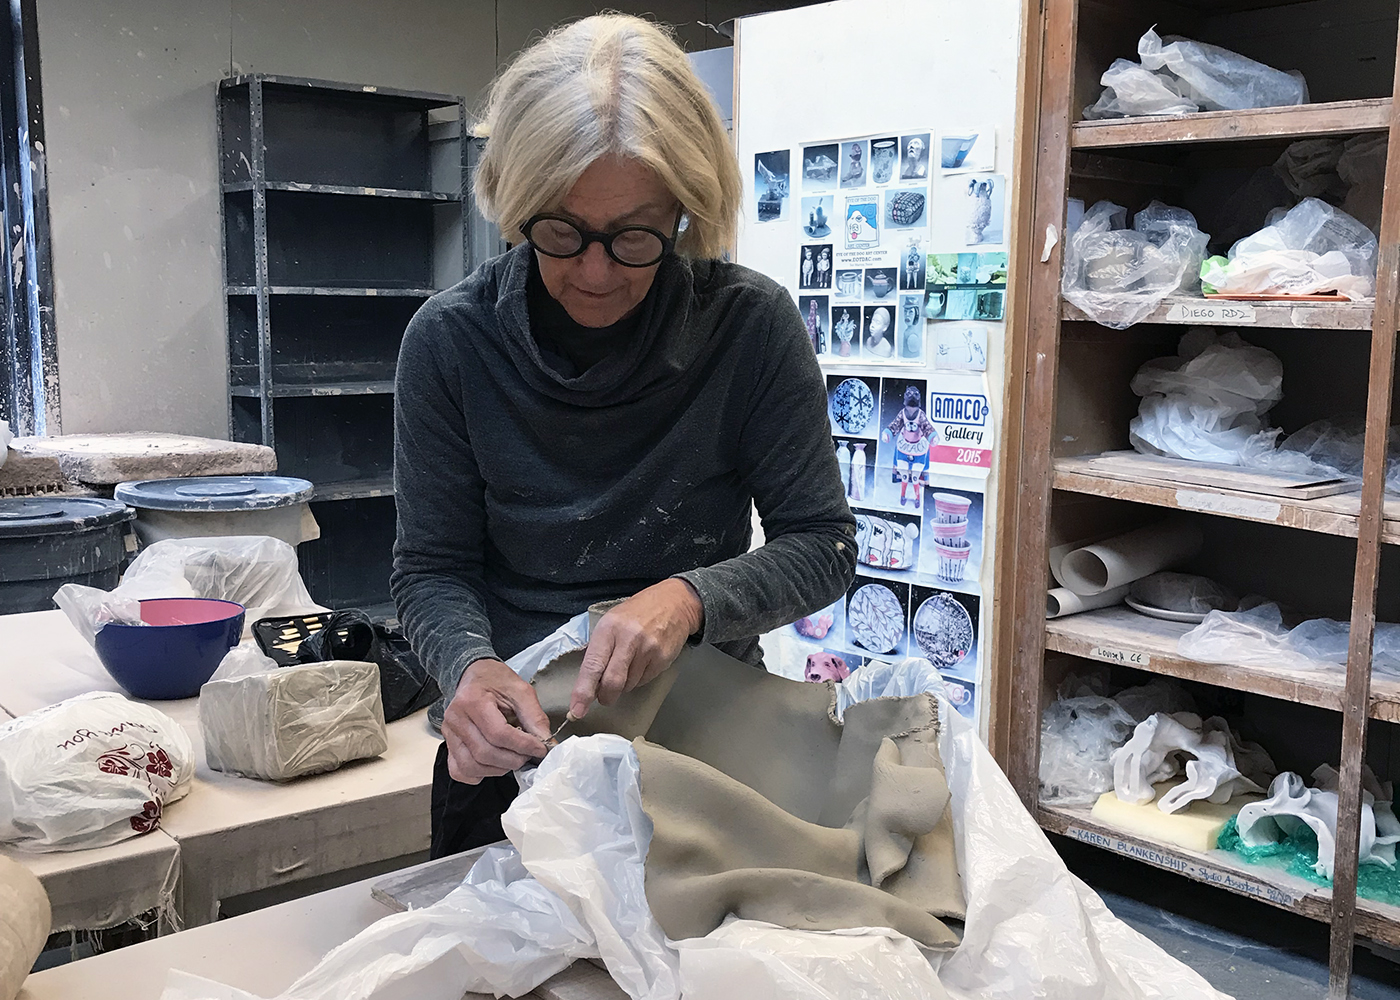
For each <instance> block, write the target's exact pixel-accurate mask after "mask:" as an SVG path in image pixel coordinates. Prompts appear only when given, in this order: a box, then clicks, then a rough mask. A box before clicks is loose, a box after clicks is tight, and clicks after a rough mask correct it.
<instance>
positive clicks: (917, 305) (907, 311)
mask: <svg viewBox="0 0 1400 1000" xmlns="http://www.w3.org/2000/svg"><path fill="white" fill-rule="evenodd" d="M923 307H924V297H923V295H922V294H919V295H901V296H900V297H899V356H900V357H901V358H903V359H904V360H905V361H922V360H923V357H924V308H923Z"/></svg>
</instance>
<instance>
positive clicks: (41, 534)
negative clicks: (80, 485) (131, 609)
mask: <svg viewBox="0 0 1400 1000" xmlns="http://www.w3.org/2000/svg"><path fill="white" fill-rule="evenodd" d="M135 516H136V514H135V512H134V511H133V510H131V508H129V507H128V506H127V505H126V504H124V503H120V502H118V501H116V500H103V499H101V498H98V497H26V498H23V499H18V498H16V499H0V614H15V613H18V612H21V611H49V610H52V608H53V606H54V604H53V595H54V591H56V590H58V588H59V587H61V586H63V585H64V584H65V583H80V584H83V585H85V586H88V587H99V588H101V589H102V590H111V589H112V588H113V587H115V586H116V585H117V583H118V582H119V581H120V580H121V572H122V563H123V562H124V560H125V559H126V556H127V551H128V550H127V545H126V536H127V533H128V528H127V522H129V521H130V520H131V519H132V518H133V517H135Z"/></svg>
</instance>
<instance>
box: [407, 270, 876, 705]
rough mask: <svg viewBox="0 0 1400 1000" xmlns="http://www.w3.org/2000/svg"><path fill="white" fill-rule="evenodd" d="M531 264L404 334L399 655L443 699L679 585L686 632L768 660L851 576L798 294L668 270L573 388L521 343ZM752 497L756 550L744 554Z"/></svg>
mask: <svg viewBox="0 0 1400 1000" xmlns="http://www.w3.org/2000/svg"><path fill="white" fill-rule="evenodd" d="M532 252H533V251H532V250H531V249H530V248H529V247H528V245H521V246H519V247H517V248H515V249H514V250H512V251H510V252H509V253H506V254H503V255H502V256H500V257H497V258H495V259H493V260H489V261H487V262H486V263H484V264H483V265H481V267H479V268H477V270H476V271H474V272H473V273H472V274H471V275H470V276H469V277H468V278H466V279H465V280H464V281H462V282H460V283H459V284H457V285H456V286H454V287H453V288H450V289H448V290H447V291H444V292H441V293H439V294H438V295H435V296H433V298H431V299H429V300H428V302H427V303H426V304H425V305H424V306H423V308H422V309H420V310H419V311H418V314H417V315H416V316H414V318H413V321H412V322H411V323H410V324H409V326H408V330H407V332H406V333H405V334H404V339H403V346H402V348H401V350H400V353H399V365H398V379H397V384H396V390H395V391H396V393H397V395H396V397H395V452H394V486H395V493H396V496H397V503H398V541H397V543H396V544H395V546H394V572H393V576H392V578H391V581H390V585H391V589H392V592H393V596H394V601H395V603H396V604H397V606H398V612H399V618H400V620H401V621H402V623H403V625H404V628H405V630H406V631H407V633H408V637H409V639H410V641H411V642H412V644H413V647H414V649H415V650H416V651H417V652H418V654H419V656H420V657H421V658H422V659H423V661H424V663H425V664H426V665H427V667H428V669H429V670H431V671H432V673H433V674H434V676H435V677H436V678H437V680H438V684H439V686H440V687H441V688H442V690H443V691H444V692H447V693H448V694H450V693H451V692H453V691H455V690H456V687H457V683H458V681H459V680H460V679H461V676H462V672H463V671H464V670H465V669H466V668H467V667H468V666H469V665H470V664H471V663H472V662H473V661H475V660H478V659H482V658H489V657H494V658H500V659H505V658H507V657H510V656H512V655H514V654H515V653H517V652H519V651H520V650H522V649H524V648H525V647H527V646H529V645H530V644H532V643H534V642H536V641H538V640H540V639H542V638H544V637H545V636H546V635H548V634H549V633H550V632H551V631H553V630H554V629H555V628H557V627H558V626H559V625H561V624H563V623H564V622H565V621H567V620H568V619H569V618H570V617H572V616H573V615H575V614H578V613H579V612H581V611H584V610H585V609H587V607H588V606H589V605H590V604H592V603H594V602H596V601H601V600H608V599H612V598H618V597H626V596H629V595H631V594H634V593H636V592H637V591H639V590H641V589H643V588H644V587H647V586H650V585H651V584H653V583H656V582H658V581H660V580H664V579H667V578H668V577H681V578H682V579H685V580H687V581H689V582H690V584H691V585H692V586H694V588H695V590H696V591H697V592H698V593H699V595H700V599H701V601H702V603H703V604H704V609H705V625H704V630H703V633H702V634H701V636H700V637H699V638H700V639H702V640H703V641H705V642H711V643H714V644H716V645H718V646H719V647H720V648H722V649H724V650H725V651H726V652H728V653H730V654H731V655H734V656H737V657H739V658H740V659H745V660H747V661H748V662H750V663H754V664H755V665H761V663H762V656H761V653H760V651H759V648H758V640H757V636H759V635H761V634H762V633H764V632H768V631H770V630H771V629H774V628H777V627H779V626H781V625H784V624H786V623H788V622H792V621H795V620H796V619H798V618H801V617H802V616H804V615H807V614H810V613H812V612H813V611H816V610H818V609H820V608H823V607H825V606H827V605H829V604H831V603H832V602H833V601H835V600H836V599H837V598H839V597H840V596H841V595H842V594H843V593H845V591H846V588H847V587H848V586H849V585H850V582H851V580H852V578H853V576H854V573H855V555H856V554H855V548H854V545H853V543H852V539H853V537H854V533H855V521H854V519H853V518H852V516H851V513H850V510H849V508H848V507H847V506H846V499H845V491H844V490H843V489H842V486H841V481H840V473H839V471H838V468H837V464H836V455H835V451H834V450H833V448H832V445H831V437H830V433H829V430H828V423H827V416H826V394H825V390H824V386H823V380H822V375H821V371H820V369H819V367H818V365H817V361H816V358H815V357H814V356H813V354H812V348H811V343H810V341H809V340H808V337H807V333H806V330H805V328H804V327H803V324H802V320H801V318H800V317H799V316H798V314H797V310H796V308H795V306H794V305H793V302H792V298H791V297H790V296H789V295H788V293H787V292H785V291H784V290H783V289H782V288H781V287H779V286H778V285H777V284H776V283H774V282H773V281H771V280H770V279H768V278H766V277H764V276H763V275H760V274H758V273H756V272H754V271H750V270H748V269H747V268H744V267H739V266H738V265H735V264H726V263H721V262H717V261H693V260H685V259H683V258H680V257H676V256H669V257H667V258H666V259H665V260H664V261H663V262H662V263H661V265H660V267H659V268H658V270H657V274H656V279H655V281H654V283H653V285H652V289H651V291H650V293H649V294H648V295H647V298H646V300H645V301H644V302H643V303H642V306H641V312H640V314H639V320H638V323H637V327H636V332H635V335H634V337H633V339H632V340H631V342H630V343H629V344H628V345H627V346H626V347H625V348H624V349H623V350H621V351H618V352H617V353H614V354H612V355H610V356H608V357H605V358H603V359H602V360H601V361H599V362H597V363H596V364H594V365H592V366H591V367H590V368H588V369H587V370H586V371H585V372H583V373H582V374H581V375H579V376H578V377H577V378H567V377H563V376H561V375H560V374H558V373H557V372H556V371H555V370H554V369H553V368H551V367H550V366H549V365H548V364H546V363H545V361H544V360H543V359H542V358H541V355H540V350H539V346H538V345H537V343H536V339H535V337H533V336H532V335H531V332H530V325H529V312H528V308H527V295H526V284H527V279H528V276H529V272H530V264H531V260H530V256H529V255H530V254H531V253H532ZM751 503H752V504H754V505H756V506H757V509H758V513H759V516H760V517H761V519H762V524H763V529H764V535H765V537H766V544H765V545H763V546H762V547H761V548H759V549H756V550H754V551H753V552H749V551H748V549H749V545H750V541H751V528H750V504H751ZM433 716H434V718H435V719H440V718H441V705H440V704H439V705H438V706H435V708H434V712H433Z"/></svg>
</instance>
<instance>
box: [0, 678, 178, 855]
mask: <svg viewBox="0 0 1400 1000" xmlns="http://www.w3.org/2000/svg"><path fill="white" fill-rule="evenodd" d="M194 766H195V762H194V749H193V747H192V746H191V744H190V738H189V736H188V735H187V734H186V733H185V730H184V728H183V727H181V726H180V724H179V723H177V722H175V721H174V720H173V719H171V718H170V717H168V716H166V715H165V714H163V713H161V712H158V711H156V710H155V709H154V708H151V707H150V706H149V705H143V704H141V703H140V702H134V701H128V700H127V699H126V698H123V697H122V696H121V695H119V694H113V693H112V692H110V691H97V692H93V693H91V694H83V695H78V696H77V697H76V698H69V699H68V700H67V701H61V702H59V703H58V704H56V705H50V706H48V707H47V708H41V709H39V710H38V711H35V712H30V713H29V714H28V715H22V716H20V717H19V718H18V719H14V720H12V721H10V722H7V723H5V724H4V725H0V843H3V844H9V845H11V846H14V847H18V848H20V849H21V850H25V851H76V850H80V849H83V848H88V847H106V846H107V845H109V844H115V843H118V842H119V841H123V840H126V839H128V838H130V837H134V836H136V835H137V834H140V833H146V832H148V831H150V830H154V829H156V828H157V827H158V826H159V825H160V817H161V813H162V812H163V811H164V808H165V807H166V806H168V805H169V804H170V803H172V802H174V801H176V800H177V799H180V798H183V797H184V796H185V794H186V793H187V792H188V791H189V790H190V782H191V781H193V779H194Z"/></svg>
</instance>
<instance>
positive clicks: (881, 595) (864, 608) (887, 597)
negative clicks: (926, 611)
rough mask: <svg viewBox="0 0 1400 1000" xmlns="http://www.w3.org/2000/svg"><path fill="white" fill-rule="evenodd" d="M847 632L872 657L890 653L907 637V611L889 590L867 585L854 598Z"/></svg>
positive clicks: (847, 613)
mask: <svg viewBox="0 0 1400 1000" xmlns="http://www.w3.org/2000/svg"><path fill="white" fill-rule="evenodd" d="M846 628H847V629H848V630H849V631H850V633H851V638H852V639H854V640H855V641H856V642H858V643H860V645H862V646H864V647H865V648H866V649H868V650H870V651H871V652H872V653H888V652H890V651H891V650H893V649H894V648H895V647H896V646H898V645H899V640H900V638H901V637H902V636H903V635H904V608H903V607H901V606H900V603H899V598H898V597H895V596H894V591H892V590H890V588H889V587H883V586H881V585H880V584H878V583H868V584H866V585H865V586H864V587H861V588H860V589H859V590H857V591H856V592H855V593H854V594H852V595H851V603H850V606H849V607H848V608H847V609H846Z"/></svg>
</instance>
